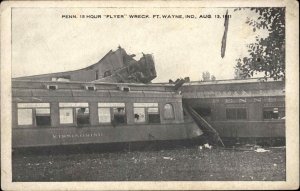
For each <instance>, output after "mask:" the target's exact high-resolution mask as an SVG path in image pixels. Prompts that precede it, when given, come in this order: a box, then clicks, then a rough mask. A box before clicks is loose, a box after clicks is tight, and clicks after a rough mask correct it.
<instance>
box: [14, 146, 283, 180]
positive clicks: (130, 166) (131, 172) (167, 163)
mask: <svg viewBox="0 0 300 191" xmlns="http://www.w3.org/2000/svg"><path fill="white" fill-rule="evenodd" d="M285 165H286V161H285V148H284V147H278V148H263V149H260V150H259V149H256V148H250V149H249V148H246V149H245V148H238V149H232V148H231V149H224V148H212V149H204V148H202V149H200V148H199V147H198V146H194V147H189V148H182V147H181V148H175V149H167V150H166V149H165V150H152V151H151V150H150V151H132V152H128V151H118V152H105V153H103V152H100V153H95V152H94V153H93V152H90V153H76V154H72V153H71V154H70V153H69V154H49V155H47V154H40V155H39V154H36V155H24V154H14V155H13V158H12V169H13V181H167V180H168V181H196V180H197V181H217V180H219V181H220V180H222V181H232V180H235V181H239V180H241V181H262V180H265V181H275V180H276V181H278V180H285V177H286V170H285Z"/></svg>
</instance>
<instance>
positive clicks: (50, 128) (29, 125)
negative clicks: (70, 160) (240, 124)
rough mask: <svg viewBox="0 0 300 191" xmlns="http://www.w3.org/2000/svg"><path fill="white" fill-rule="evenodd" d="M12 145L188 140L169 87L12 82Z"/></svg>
mask: <svg viewBox="0 0 300 191" xmlns="http://www.w3.org/2000/svg"><path fill="white" fill-rule="evenodd" d="M12 127H13V128H12V147H13V148H18V147H40V146H55V145H74V144H90V143H122V142H138V141H155V140H184V139H193V138H195V137H198V136H200V135H202V134H203V132H202V131H201V129H199V127H198V126H197V125H196V124H195V123H194V122H193V121H192V120H190V119H188V118H185V117H184V115H183V107H182V95H180V94H179V93H178V92H176V91H175V90H174V85H171V84H148V85H145V84H126V83H122V84H120V83H103V82H102V83H97V82H94V83H93V82H64V81H32V80H12Z"/></svg>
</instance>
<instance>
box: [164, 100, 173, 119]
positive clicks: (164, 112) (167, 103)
mask: <svg viewBox="0 0 300 191" xmlns="http://www.w3.org/2000/svg"><path fill="white" fill-rule="evenodd" d="M166 105H171V108H172V114H173V116H172V117H168V118H167V117H166V114H165V107H166ZM163 111H164V112H163V117H164V120H174V119H175V110H174V106H173V104H172V103H166V104H164V107H163Z"/></svg>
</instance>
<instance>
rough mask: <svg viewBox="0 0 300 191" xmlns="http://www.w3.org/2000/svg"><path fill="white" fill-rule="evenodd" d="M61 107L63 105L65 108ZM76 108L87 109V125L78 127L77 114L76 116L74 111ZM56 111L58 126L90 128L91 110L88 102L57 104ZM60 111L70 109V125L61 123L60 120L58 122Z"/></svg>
mask: <svg viewBox="0 0 300 191" xmlns="http://www.w3.org/2000/svg"><path fill="white" fill-rule="evenodd" d="M61 105H62V106H61ZM63 105H65V106H63ZM77 108H88V110H89V124H80V125H78V123H77V114H76V109H77ZM58 109H59V116H58V117H59V125H63V126H76V127H87V126H91V112H90V111H91V108H90V104H89V103H88V102H59V105H58ZM61 109H72V116H73V122H72V123H61V120H60V113H61Z"/></svg>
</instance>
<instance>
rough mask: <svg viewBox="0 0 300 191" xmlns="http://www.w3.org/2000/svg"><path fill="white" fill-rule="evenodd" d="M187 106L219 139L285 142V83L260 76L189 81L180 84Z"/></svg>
mask: <svg viewBox="0 0 300 191" xmlns="http://www.w3.org/2000/svg"><path fill="white" fill-rule="evenodd" d="M181 91H182V94H183V103H184V104H186V105H188V106H191V107H192V108H193V109H194V110H195V111H196V112H197V113H198V114H199V115H200V116H202V117H203V118H204V119H205V120H206V121H207V122H208V123H209V124H210V125H211V126H212V127H213V128H214V129H215V130H216V131H217V132H218V133H219V135H220V136H221V138H222V139H223V140H225V141H226V140H228V141H237V142H239V141H240V142H241V141H243V140H245V141H247V142H249V141H250V142H265V143H268V144H269V143H270V144H272V143H274V141H276V142H278V143H281V144H284V142H285V85H284V82H283V81H272V80H270V79H269V80H268V81H262V80H260V79H245V80H219V81H208V82H190V83H186V84H184V85H183V87H181Z"/></svg>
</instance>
